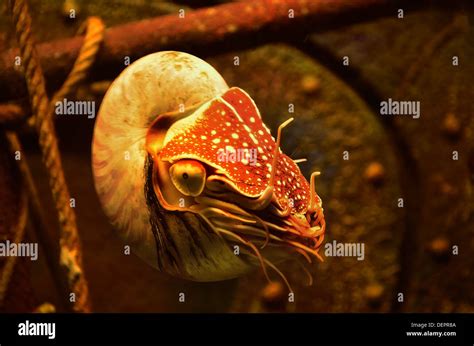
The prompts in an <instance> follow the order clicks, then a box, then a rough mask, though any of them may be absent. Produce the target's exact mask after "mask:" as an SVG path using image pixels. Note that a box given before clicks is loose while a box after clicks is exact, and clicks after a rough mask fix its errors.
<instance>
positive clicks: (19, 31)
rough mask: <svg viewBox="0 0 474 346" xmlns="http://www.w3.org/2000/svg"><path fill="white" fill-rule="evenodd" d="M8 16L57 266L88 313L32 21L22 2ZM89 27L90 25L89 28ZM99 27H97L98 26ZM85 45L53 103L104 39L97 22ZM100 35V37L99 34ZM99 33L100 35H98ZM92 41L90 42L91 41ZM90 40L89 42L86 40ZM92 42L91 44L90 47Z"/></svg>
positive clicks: (13, 0)
mask: <svg viewBox="0 0 474 346" xmlns="http://www.w3.org/2000/svg"><path fill="white" fill-rule="evenodd" d="M9 4H10V6H9V9H10V12H11V15H12V18H13V22H14V24H15V31H16V35H17V39H18V42H19V46H20V53H21V56H22V59H23V64H22V65H23V66H24V72H25V78H26V82H27V87H28V93H29V95H30V102H31V109H32V114H33V115H34V125H35V127H36V131H37V133H38V137H39V144H40V147H41V152H42V157H43V163H44V165H45V166H46V168H47V170H48V173H49V185H50V188H51V192H52V195H53V198H54V201H55V207H56V210H57V212H58V219H59V225H60V232H59V233H60V239H59V245H60V265H61V267H63V268H64V270H65V272H66V279H67V284H68V287H69V290H70V293H73V294H74V297H75V301H72V302H71V304H72V309H73V310H74V311H76V312H88V311H90V301H89V292H88V286H87V280H86V278H85V275H84V272H83V269H82V252H81V245H80V239H79V234H78V231H77V224H76V216H75V213H74V210H73V209H72V208H71V207H70V204H69V203H70V194H69V190H68V187H67V185H66V180H65V177H64V172H63V168H62V163H61V158H60V155H59V150H58V141H57V138H56V135H55V128H54V123H53V121H52V111H51V110H52V108H53V107H51V105H52V103H50V102H49V99H48V96H47V94H46V87H45V80H44V76H43V72H42V69H41V66H40V65H39V59H38V56H37V53H36V50H35V46H34V40H33V37H32V35H31V17H30V15H29V11H28V6H27V4H26V2H25V0H10V2H9ZM91 23H92V24H91ZM99 23H100V24H99ZM88 24H89V25H88V27H89V28H93V30H88V31H87V34H86V38H85V44H84V46H83V47H82V49H81V52H80V53H81V54H80V55H79V57H78V59H77V61H76V63H75V64H74V67H73V69H72V71H71V73H70V75H69V76H68V78H67V80H66V82H65V83H64V85H63V87H61V89H60V91H59V92H58V93H57V94H56V95H55V97H54V98H53V101H54V100H56V99H58V96H59V97H64V95H66V94H67V93H69V92H70V91H72V90H73V89H74V88H75V87H76V86H77V84H78V83H79V81H80V80H81V79H83V78H84V76H85V75H86V72H87V71H88V69H89V68H90V66H91V65H92V63H93V57H94V55H95V54H96V52H97V50H98V48H99V44H100V42H101V41H102V37H103V29H104V27H103V25H102V23H101V22H100V19H98V18H95V17H93V18H91V20H89V22H88ZM100 32H101V33H100ZM99 33H100V34H99ZM91 37H92V38H91ZM88 38H89V39H88ZM91 42H92V43H91Z"/></svg>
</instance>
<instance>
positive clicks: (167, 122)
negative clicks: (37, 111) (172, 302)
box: [92, 51, 325, 281]
mask: <svg viewBox="0 0 474 346" xmlns="http://www.w3.org/2000/svg"><path fill="white" fill-rule="evenodd" d="M290 121H291V120H290ZM287 123H289V121H287V122H285V123H284V124H282V125H281V126H280V128H279V130H278V135H277V138H276V139H275V138H274V137H272V135H271V134H270V130H269V129H268V128H267V127H266V126H265V124H264V123H263V121H262V118H261V115H260V113H259V110H258V108H257V106H256V105H255V103H254V101H253V100H252V99H251V97H250V96H249V95H248V94H247V93H246V92H245V91H244V90H242V89H240V88H237V87H232V88H229V87H228V86H227V84H226V82H225V81H224V79H223V78H222V77H221V76H220V75H219V73H218V72H217V71H216V70H215V69H214V68H213V67H211V66H210V65H209V64H207V63H206V62H204V61H203V60H201V59H199V58H197V57H194V56H192V55H190V54H186V53H181V52H172V51H167V52H159V53H155V54H151V55H148V56H145V57H143V58H141V59H139V60H137V61H136V62H134V63H133V64H132V65H130V66H129V67H127V68H126V69H125V70H124V71H123V72H122V73H121V74H120V75H119V77H118V78H117V79H116V80H115V81H114V82H113V84H112V85H111V87H110V88H109V90H108V92H107V93H106V95H105V97H104V100H103V102H102V105H101V107H100V111H99V114H98V117H97V121H96V125H95V129H94V139H93V145H92V161H93V162H92V167H93V174H94V179H95V187H96V190H97V194H98V196H99V199H100V202H101V204H102V206H103V209H104V211H105V213H106V214H107V216H108V218H109V219H110V221H111V222H112V224H113V226H114V228H115V229H116V230H117V232H118V234H119V235H120V236H121V237H122V238H123V240H124V242H125V243H126V244H128V245H129V246H130V247H131V249H132V251H134V252H135V253H136V254H138V255H139V256H140V257H141V258H143V259H144V260H145V261H146V262H148V263H149V264H151V265H153V266H155V267H156V268H157V269H159V270H162V271H165V272H167V273H169V274H172V275H175V276H179V277H182V278H186V279H190V280H196V281H216V280H224V279H228V278H233V277H237V276H239V275H242V274H245V273H247V272H248V271H249V270H251V269H252V268H255V267H257V266H260V267H261V268H262V269H263V271H264V273H265V274H266V275H267V276H268V272H267V268H272V269H274V270H275V271H276V272H277V273H279V274H280V275H282V277H283V278H284V276H283V274H282V273H281V272H280V271H279V269H278V268H277V266H276V265H277V264H278V263H280V262H281V261H284V260H286V259H291V258H296V257H303V258H305V259H307V260H308V261H311V259H312V258H314V257H319V255H318V252H317V250H318V248H319V247H320V245H321V243H322V241H323V238H324V231H325V221H324V215H323V210H322V205H321V199H320V198H319V197H318V195H317V194H316V192H315V187H314V178H315V176H316V175H317V174H316V173H313V175H312V176H311V179H310V181H311V183H308V181H307V180H306V179H305V178H304V177H303V175H302V173H301V171H300V169H299V168H298V166H297V164H296V163H295V162H294V161H293V160H292V159H291V158H289V157H288V156H286V155H285V154H284V153H283V152H282V151H281V150H280V141H281V130H282V129H283V127H284V126H286V124H287Z"/></svg>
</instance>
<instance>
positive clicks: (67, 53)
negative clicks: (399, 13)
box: [0, 0, 421, 102]
mask: <svg viewBox="0 0 474 346" xmlns="http://www.w3.org/2000/svg"><path fill="white" fill-rule="evenodd" d="M408 3H409V2H408V1H407V4H408ZM420 4H421V3H416V4H415V6H420ZM410 6H413V4H412V5H410ZM395 8H396V7H395V5H394V2H393V1H390V0H356V1H349V2H348V1H343V0H337V1H334V0H328V1H302V0H287V1H284V2H282V1H261V2H235V3H229V4H223V5H219V6H216V7H214V8H212V9H200V10H196V11H193V12H189V13H185V18H186V20H183V19H182V18H180V17H179V13H175V14H172V15H168V16H162V17H158V18H153V19H147V20H143V21H137V22H134V23H128V24H124V25H121V26H117V27H113V28H110V29H108V30H107V33H106V35H105V39H104V44H103V47H102V49H101V51H100V52H99V55H98V58H97V63H96V64H95V69H94V73H93V74H92V76H93V78H94V79H97V78H99V79H100V78H106V77H107V78H110V77H112V76H114V75H116V74H117V73H118V71H121V70H122V69H123V68H124V66H125V65H124V58H125V57H126V56H128V57H130V59H131V61H133V60H136V59H137V58H139V57H141V56H143V55H146V54H149V53H152V52H155V51H158V50H167V49H175V50H176V49H177V50H185V51H192V52H200V53H201V54H202V53H204V55H209V54H210V53H212V52H214V53H215V52H218V51H222V50H224V49H227V50H229V49H236V48H238V47H240V48H242V47H248V46H249V45H253V46H254V45H256V44H259V43H261V42H265V41H269V40H274V39H275V38H278V39H281V38H282V37H284V36H286V37H291V36H292V35H296V34H300V35H302V33H303V32H306V33H307V32H309V31H313V32H314V31H317V30H322V29H328V28H331V27H336V26H346V25H348V24H350V23H353V22H357V21H360V20H367V19H370V18H376V17H379V16H382V15H387V14H389V13H393V11H394V10H395ZM290 10H293V11H294V13H295V14H294V18H290V17H289V11H290ZM242 13H245V16H243V15H242ZM3 20H4V21H5V20H7V19H3ZM257 33H258V35H257ZM81 45H82V37H74V38H68V39H63V40H57V41H52V42H47V43H43V44H40V45H38V54H39V56H40V58H41V64H42V66H43V70H44V72H45V75H46V78H47V80H48V81H49V86H50V87H53V86H56V87H57V86H58V85H60V83H61V82H62V81H63V80H64V78H65V77H66V75H67V73H68V71H69V70H70V68H71V66H72V64H73V62H74V60H75V59H76V57H77V54H78V52H79V49H80V47H81ZM18 55H19V53H18V50H17V49H11V50H8V51H6V52H4V53H3V54H2V55H1V56H0V75H1V76H2V79H3V80H5V81H8V83H2V84H0V102H4V101H5V100H9V99H12V98H18V97H20V96H23V95H25V91H26V89H25V84H24V82H23V79H22V75H21V70H20V68H19V67H18V66H16V65H15V57H17V56H18Z"/></svg>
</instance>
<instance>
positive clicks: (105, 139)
mask: <svg viewBox="0 0 474 346" xmlns="http://www.w3.org/2000/svg"><path fill="white" fill-rule="evenodd" d="M227 89H228V86H227V84H226V82H225V81H224V79H223V78H222V77H221V76H220V75H219V73H218V72H217V71H216V70H215V69H214V68H213V67H212V66H210V65H209V64H207V63H206V62H205V61H203V60H201V59H199V58H197V57H195V56H192V55H190V54H186V53H181V52H172V51H166V52H159V53H154V54H150V55H148V56H145V57H143V58H141V59H139V60H137V61H135V62H134V63H133V64H131V65H130V66H128V67H127V68H126V69H125V70H124V71H123V72H122V73H121V74H120V75H119V76H118V77H117V79H116V80H115V81H114V82H113V83H112V85H111V87H110V88H109V90H108V91H107V93H106V95H105V97H104V99H103V101H102V104H101V107H100V110H99V114H98V117H97V120H96V124H95V129H94V138H93V144H92V169H93V175H94V180H95V187H96V190H97V194H98V196H99V199H100V202H101V204H102V206H103V209H104V211H105V214H106V215H107V216H108V218H109V219H110V221H111V222H112V224H113V226H114V228H115V229H116V230H117V232H118V233H119V235H120V236H121V238H123V240H124V242H125V244H128V245H130V247H131V249H132V251H133V252H135V253H136V254H138V255H139V256H140V257H142V258H143V259H144V260H145V261H147V262H148V263H149V264H151V265H153V266H156V263H157V251H156V243H155V239H154V237H153V233H152V230H151V225H150V212H149V209H148V207H147V204H146V200H145V195H144V184H145V179H146V177H145V172H144V165H145V159H146V157H147V151H146V149H145V140H146V134H147V130H148V127H149V126H150V124H151V123H152V122H153V120H155V119H156V117H157V116H158V115H160V114H162V113H166V112H171V111H176V110H178V109H179V106H180V105H181V104H184V105H185V106H190V105H194V104H197V103H202V102H205V101H207V100H210V99H212V98H213V97H215V96H217V95H220V94H222V93H223V92H224V91H225V90H227ZM193 217H195V216H193ZM199 222H201V220H199V219H198V218H197V217H196V219H195V220H194V221H193V222H191V224H192V225H197V224H198V223H199ZM178 229H179V228H178ZM199 231H200V229H199V227H196V228H195V229H179V232H176V231H172V230H170V232H171V233H172V234H171V237H173V239H174V240H175V243H176V244H178V247H179V249H178V250H179V251H183V253H185V252H186V251H189V249H188V247H189V244H186V239H187V237H185V236H183V235H185V234H184V233H181V234H179V233H180V232H199ZM212 237H215V235H212ZM203 244H204V245H203V246H204V248H203V249H202V250H203V251H205V252H206V256H205V258H202V259H199V260H197V261H196V260H192V261H191V260H186V259H185V265H184V268H183V269H181V270H180V271H179V272H178V271H177V270H176V268H166V267H165V268H164V269H165V270H166V271H168V272H169V273H171V274H173V275H177V276H181V277H184V278H188V279H192V280H198V281H213V280H220V279H227V278H231V277H235V276H238V275H240V274H242V273H243V272H245V271H247V269H248V266H247V264H245V263H244V262H243V261H241V260H240V258H239V256H235V255H234V253H233V252H232V249H231V248H230V247H229V246H228V244H225V243H224V242H223V241H221V240H219V239H217V240H216V239H213V238H209V239H207V240H204V241H203Z"/></svg>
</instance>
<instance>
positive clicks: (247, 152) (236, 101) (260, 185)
mask: <svg viewBox="0 0 474 346" xmlns="http://www.w3.org/2000/svg"><path fill="white" fill-rule="evenodd" d="M174 126H175V128H174V129H173V128H171V129H170V131H168V133H167V135H166V137H165V140H164V145H163V147H162V149H161V151H160V152H159V158H160V159H161V160H163V161H167V162H169V163H174V162H176V161H178V160H181V159H193V160H198V161H200V162H202V163H204V164H206V165H209V166H210V167H213V168H214V169H216V172H217V173H218V174H222V175H225V176H226V177H227V178H228V179H229V180H230V181H231V182H232V184H233V187H234V188H235V189H236V190H237V191H239V192H240V193H241V194H243V195H245V196H247V197H259V196H261V195H262V193H263V192H264V191H265V189H266V188H267V186H268V185H269V184H270V183H271V176H272V174H271V173H272V170H273V169H275V168H274V167H272V163H273V157H274V153H275V145H276V143H275V139H274V138H273V137H272V136H271V134H270V130H269V129H268V128H267V127H266V126H265V124H264V123H263V122H262V118H261V116H260V112H259V111H258V109H257V107H256V105H255V103H254V102H253V100H252V99H251V98H250V96H249V95H248V94H247V93H246V92H245V91H244V90H242V89H240V88H237V87H234V88H230V89H229V90H227V91H226V92H225V93H224V94H223V95H221V96H220V97H216V98H214V99H212V100H211V101H208V102H206V103H205V104H203V105H202V106H201V107H199V108H198V109H197V110H196V111H195V112H194V113H193V114H192V115H190V116H188V117H187V118H185V119H183V120H181V121H179V122H177V123H176V124H175V125H174ZM309 191H310V188H309V184H308V182H307V180H306V179H305V178H304V176H303V175H302V174H301V171H300V169H299V168H298V166H297V165H296V164H295V163H294V162H293V160H292V159H291V158H289V157H288V156H287V155H285V154H284V153H282V152H281V150H279V154H278V160H277V164H276V172H275V177H274V194H275V197H276V199H277V201H278V202H279V204H280V206H282V207H283V208H284V207H286V206H288V205H290V206H292V208H291V209H292V211H293V212H298V213H305V212H306V211H307V209H308V206H309V202H310V195H309Z"/></svg>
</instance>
